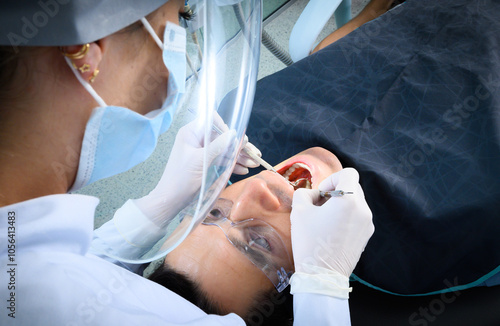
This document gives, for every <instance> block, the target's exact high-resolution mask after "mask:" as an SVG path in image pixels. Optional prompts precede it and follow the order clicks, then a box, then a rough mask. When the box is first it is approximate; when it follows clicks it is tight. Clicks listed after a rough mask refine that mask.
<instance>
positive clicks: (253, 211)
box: [231, 179, 281, 221]
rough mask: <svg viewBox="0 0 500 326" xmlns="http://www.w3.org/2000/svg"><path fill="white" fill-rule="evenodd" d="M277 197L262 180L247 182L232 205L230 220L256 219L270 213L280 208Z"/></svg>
mask: <svg viewBox="0 0 500 326" xmlns="http://www.w3.org/2000/svg"><path fill="white" fill-rule="evenodd" d="M280 205H281V204H280V201H279V199H278V197H277V196H276V195H275V194H274V193H273V192H272V191H271V190H270V189H269V187H268V184H267V183H266V181H264V180H262V179H251V180H248V182H247V183H246V185H245V187H244V188H243V190H242V191H241V193H240V195H239V196H238V198H237V199H236V202H234V204H233V208H232V210H231V219H232V220H233V221H242V220H246V219H249V218H258V217H259V216H260V215H262V214H263V213H264V212H265V211H267V212H272V211H276V210H278V209H279V208H280Z"/></svg>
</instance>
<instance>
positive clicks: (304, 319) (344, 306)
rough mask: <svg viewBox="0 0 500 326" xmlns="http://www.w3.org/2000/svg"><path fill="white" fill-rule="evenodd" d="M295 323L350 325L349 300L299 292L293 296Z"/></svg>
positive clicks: (297, 325) (299, 324)
mask: <svg viewBox="0 0 500 326" xmlns="http://www.w3.org/2000/svg"><path fill="white" fill-rule="evenodd" d="M293 325H294V326H302V325H305V326H309V325H334V326H350V325H351V316H350V313H349V300H346V299H339V298H335V297H329V296H325V295H320V294H313V293H297V294H295V295H294V296H293Z"/></svg>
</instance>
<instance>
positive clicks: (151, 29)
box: [141, 17, 163, 51]
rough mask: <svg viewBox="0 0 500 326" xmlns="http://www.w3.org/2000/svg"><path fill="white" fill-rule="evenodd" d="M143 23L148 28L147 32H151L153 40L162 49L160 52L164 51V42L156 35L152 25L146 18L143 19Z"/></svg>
mask: <svg viewBox="0 0 500 326" xmlns="http://www.w3.org/2000/svg"><path fill="white" fill-rule="evenodd" d="M141 22H142V24H143V25H144V27H145V28H146V30H147V31H148V32H149V34H151V37H153V40H155V42H156V44H158V46H159V47H160V50H162V51H163V42H162V41H161V40H160V38H159V37H158V35H156V32H155V30H154V29H153V27H152V26H151V24H150V23H149V22H148V21H147V19H146V17H142V18H141Z"/></svg>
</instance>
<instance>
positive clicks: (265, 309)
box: [149, 264, 293, 326]
mask: <svg viewBox="0 0 500 326" xmlns="http://www.w3.org/2000/svg"><path fill="white" fill-rule="evenodd" d="M149 279H150V280H151V281H153V282H156V283H158V284H160V285H163V286H164V287H166V288H167V289H169V290H171V291H172V292H175V293H177V294H178V295H180V296H181V297H183V298H184V299H186V300H188V301H190V302H191V303H193V304H194V305H196V306H198V307H199V308H200V309H202V310H203V311H205V312H206V313H207V314H216V315H225V314H227V313H228V311H226V310H224V309H223V308H222V307H221V305H220V304H218V303H217V302H214V300H212V299H210V296H209V294H207V293H206V292H204V291H203V290H201V288H200V286H199V285H198V284H197V283H196V282H194V281H193V280H191V279H189V278H188V277H187V276H186V275H184V274H182V273H179V272H177V271H175V270H173V269H172V268H171V267H169V266H167V265H166V264H162V265H161V266H160V267H159V268H158V269H157V270H156V271H155V272H154V273H153V274H151V276H150V277H149ZM289 289H290V288H289V287H288V288H286V289H285V290H284V291H283V292H281V293H278V292H277V291H276V289H274V288H273V289H272V290H270V291H263V292H261V293H259V294H258V295H257V296H256V298H254V302H255V304H254V306H253V307H251V308H250V309H249V312H248V313H247V314H246V316H241V317H242V318H243V320H244V321H245V323H246V324H247V325H249V326H267V325H269V326H275V325H284V326H287V325H290V326H291V325H292V324H293V306H292V305H293V298H292V295H291V294H290V290H289ZM236 295H237V294H236Z"/></svg>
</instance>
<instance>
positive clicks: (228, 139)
mask: <svg viewBox="0 0 500 326" xmlns="http://www.w3.org/2000/svg"><path fill="white" fill-rule="evenodd" d="M215 118H218V119H220V117H218V116H217V117H214V119H215ZM220 121H222V119H220ZM220 121H217V123H221V122H220ZM222 123H223V122H222ZM204 132H205V130H204V128H203V127H201V126H200V125H199V124H198V121H196V120H195V121H192V122H190V123H188V124H186V125H185V126H183V127H182V128H180V129H179V132H178V133H177V135H176V137H175V142H174V146H173V148H172V151H171V152H170V156H169V158H168V162H167V165H166V167H165V170H164V172H163V175H162V177H161V179H160V181H159V182H158V185H157V186H156V187H155V188H154V189H153V190H152V191H151V192H150V193H149V194H148V195H146V196H144V197H142V198H139V199H134V200H133V202H134V203H135V205H136V206H137V207H138V208H139V209H140V210H141V211H142V212H143V213H144V215H146V216H147V217H148V218H149V219H150V220H151V221H153V222H154V223H155V224H157V225H159V226H160V225H161V223H162V221H163V220H166V219H168V218H169V217H173V216H175V215H176V214H177V213H178V212H179V211H180V210H182V209H183V208H184V207H185V206H186V205H187V204H188V203H189V202H190V201H191V199H192V196H193V195H194V194H195V193H196V192H197V191H198V190H199V189H200V186H201V182H202V177H203V153H204V151H205V150H207V151H208V162H212V161H213V159H215V158H216V157H217V156H219V155H220V154H222V153H224V152H225V151H226V150H227V148H229V147H230V146H234V142H235V139H236V138H235V136H236V132H235V131H234V130H228V129H227V127H226V128H225V130H224V132H223V133H222V134H221V135H219V134H217V133H216V132H212V135H211V139H210V142H209V143H208V144H206V145H205V144H204ZM205 147H206V149H205Z"/></svg>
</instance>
